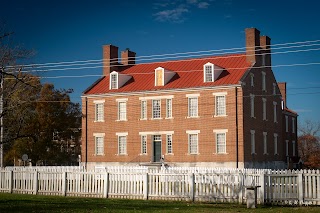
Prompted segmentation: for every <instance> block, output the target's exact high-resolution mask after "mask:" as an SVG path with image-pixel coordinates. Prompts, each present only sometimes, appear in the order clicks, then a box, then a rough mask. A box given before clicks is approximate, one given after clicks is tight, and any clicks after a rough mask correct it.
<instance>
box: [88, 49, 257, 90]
mask: <svg viewBox="0 0 320 213" xmlns="http://www.w3.org/2000/svg"><path fill="white" fill-rule="evenodd" d="M208 62H210V63H213V64H215V65H217V66H219V67H222V68H224V70H223V72H222V73H221V74H220V76H219V77H218V79H217V80H215V81H214V82H204V81H203V65H204V64H206V63H208ZM158 67H162V68H164V69H166V70H170V71H174V72H176V74H175V76H173V78H172V79H171V80H170V81H169V82H168V83H167V84H166V85H164V86H157V87H156V86H155V85H154V84H155V80H154V78H155V74H154V70H155V69H156V68H158ZM250 67H251V64H250V63H249V62H247V61H246V55H245V54H235V55H224V56H215V57H207V58H193V59H183V60H177V61H165V62H155V63H148V64H136V65H134V66H132V67H130V68H127V69H125V70H123V71H122V72H121V73H122V74H127V75H131V76H132V78H131V80H129V81H128V82H127V83H126V84H125V85H124V86H122V87H121V88H119V89H116V90H109V76H105V77H103V78H101V79H100V81H98V82H97V83H95V84H94V85H92V86H91V87H89V89H87V90H86V91H85V94H86V95H90V94H104V93H118V92H137V91H151V90H153V91H154V90H163V89H181V88H195V87H207V86H221V85H232V84H238V83H239V80H240V79H241V78H242V76H243V75H244V73H245V72H246V70H247V69H248V68H250Z"/></svg>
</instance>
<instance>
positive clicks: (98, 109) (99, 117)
mask: <svg viewBox="0 0 320 213" xmlns="http://www.w3.org/2000/svg"><path fill="white" fill-rule="evenodd" d="M95 121H104V103H96V104H95Z"/></svg>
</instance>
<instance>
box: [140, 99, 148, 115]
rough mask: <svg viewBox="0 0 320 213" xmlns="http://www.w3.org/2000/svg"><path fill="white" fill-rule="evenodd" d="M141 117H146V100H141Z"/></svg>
mask: <svg viewBox="0 0 320 213" xmlns="http://www.w3.org/2000/svg"><path fill="white" fill-rule="evenodd" d="M141 119H147V101H141Z"/></svg>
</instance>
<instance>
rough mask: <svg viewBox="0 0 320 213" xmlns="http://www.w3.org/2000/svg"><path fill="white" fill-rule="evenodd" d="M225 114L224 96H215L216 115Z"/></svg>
mask: <svg viewBox="0 0 320 213" xmlns="http://www.w3.org/2000/svg"><path fill="white" fill-rule="evenodd" d="M221 115H226V96H224V95H217V96H216V116H221Z"/></svg>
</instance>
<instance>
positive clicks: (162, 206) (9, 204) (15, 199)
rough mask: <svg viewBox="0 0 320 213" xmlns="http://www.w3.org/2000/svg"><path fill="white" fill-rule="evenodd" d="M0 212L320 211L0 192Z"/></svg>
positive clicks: (303, 208)
mask: <svg viewBox="0 0 320 213" xmlns="http://www.w3.org/2000/svg"><path fill="white" fill-rule="evenodd" d="M0 212H1V213H4V212H184V213H185V212H186V213H187V212H283V213H285V212H290V213H296V212H308V213H310V212H320V207H281V206H258V208H257V209H247V208H246V205H239V204H216V203H190V202H184V201H180V202H179V201H150V200H148V201H145V200H125V199H102V198H101V199H99V198H77V197H58V196H40V195H22V194H7V193H0Z"/></svg>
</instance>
